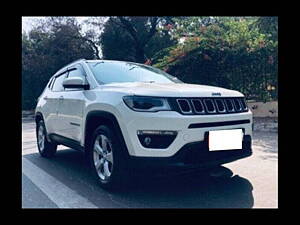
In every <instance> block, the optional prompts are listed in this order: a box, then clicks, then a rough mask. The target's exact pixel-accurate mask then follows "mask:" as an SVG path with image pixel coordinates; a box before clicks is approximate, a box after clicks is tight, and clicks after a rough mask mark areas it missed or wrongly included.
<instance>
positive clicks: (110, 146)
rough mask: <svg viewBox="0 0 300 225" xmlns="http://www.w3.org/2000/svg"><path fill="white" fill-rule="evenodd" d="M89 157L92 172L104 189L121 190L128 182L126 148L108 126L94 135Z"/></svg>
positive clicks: (101, 128) (97, 130)
mask: <svg viewBox="0 0 300 225" xmlns="http://www.w3.org/2000/svg"><path fill="white" fill-rule="evenodd" d="M89 146H90V147H89V150H88V157H89V162H90V166H91V169H92V172H93V174H94V176H95V177H96V179H97V180H98V181H99V184H100V186H102V187H103V188H108V189H112V188H120V187H121V186H122V184H124V181H127V177H128V173H126V163H125V160H126V157H124V154H123V152H122V151H124V148H123V147H124V146H122V144H121V143H120V141H119V140H118V138H117V137H116V136H115V134H114V133H113V130H112V129H111V128H110V127H109V126H106V125H101V126H99V127H98V128H97V129H96V130H95V131H94V133H93V137H92V140H91V144H90V145H89Z"/></svg>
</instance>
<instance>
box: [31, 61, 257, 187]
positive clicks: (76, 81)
mask: <svg viewBox="0 0 300 225" xmlns="http://www.w3.org/2000/svg"><path fill="white" fill-rule="evenodd" d="M35 121H36V125H37V126H36V132H37V143H38V150H39V152H40V154H41V155H42V156H43V157H51V156H53V155H54V154H55V152H56V149H57V145H58V144H62V145H65V146H68V147H71V148H73V149H78V150H82V151H84V152H85V153H86V156H87V157H88V159H89V162H90V165H91V168H92V170H93V173H94V175H95V176H96V177H97V179H98V180H99V181H100V185H101V186H102V187H114V186H118V184H120V181H122V180H123V178H125V179H126V178H127V175H128V173H130V172H132V171H133V172H134V171H135V170H141V169H143V168H146V169H147V170H151V169H152V168H153V169H160V168H162V167H164V168H166V167H167V168H177V169H178V168H182V169H184V168H211V167H216V166H220V165H221V164H224V163H228V162H231V161H234V160H237V159H240V158H244V157H247V156H250V155H251V154H252V150H251V136H252V113H251V111H250V110H249V109H248V107H247V104H246V102H245V99H244V96H243V94H241V93H240V92H237V91H233V90H228V89H224V88H218V87H212V86H205V85H194V84H186V83H183V82H181V81H180V80H178V79H177V78H175V77H173V76H171V75H169V74H167V73H165V72H163V71H161V70H159V69H156V68H154V67H151V66H147V65H143V64H137V63H132V62H121V61H108V60H85V59H81V60H77V61H75V62H73V63H71V64H69V65H67V66H65V67H64V68H62V69H60V70H59V71H58V72H57V73H55V74H54V75H53V77H52V78H51V79H50V81H49V83H48V84H47V86H46V88H45V90H44V91H43V93H42V94H41V96H40V97H39V100H38V104H37V107H36V114H35Z"/></svg>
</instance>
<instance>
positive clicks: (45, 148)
mask: <svg viewBox="0 0 300 225" xmlns="http://www.w3.org/2000/svg"><path fill="white" fill-rule="evenodd" d="M46 135H47V133H46V127H45V124H44V121H43V120H40V121H39V122H38V124H37V127H36V136H37V146H38V150H39V153H40V155H41V156H42V157H46V158H50V157H52V156H54V155H55V153H56V150H57V145H56V144H55V143H51V142H49V141H48V140H47V138H46Z"/></svg>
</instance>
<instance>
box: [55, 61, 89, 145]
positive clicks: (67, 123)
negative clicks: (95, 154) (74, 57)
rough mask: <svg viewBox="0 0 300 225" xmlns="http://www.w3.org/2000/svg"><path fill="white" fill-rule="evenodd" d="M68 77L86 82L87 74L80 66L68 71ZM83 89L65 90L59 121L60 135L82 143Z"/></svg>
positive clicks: (60, 106)
mask: <svg viewBox="0 0 300 225" xmlns="http://www.w3.org/2000/svg"><path fill="white" fill-rule="evenodd" d="M68 70H69V73H68V75H67V77H82V78H83V79H84V80H86V74H85V71H84V69H83V68H82V66H81V65H80V64H77V65H75V66H74V67H71V68H69V69H68ZM85 91H86V90H83V89H82V88H65V89H64V93H63V95H62V98H61V101H60V105H59V111H58V120H59V123H60V127H61V128H60V130H59V134H60V135H62V136H64V137H67V138H70V139H72V140H75V141H78V142H80V141H81V137H82V120H83V118H82V117H83V108H84V104H85V101H84V92H85Z"/></svg>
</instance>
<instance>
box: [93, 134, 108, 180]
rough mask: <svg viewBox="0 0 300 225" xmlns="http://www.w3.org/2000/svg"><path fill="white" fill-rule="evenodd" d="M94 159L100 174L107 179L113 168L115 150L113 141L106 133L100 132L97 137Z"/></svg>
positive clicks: (101, 177) (102, 178)
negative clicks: (113, 150)
mask: <svg viewBox="0 0 300 225" xmlns="http://www.w3.org/2000/svg"><path fill="white" fill-rule="evenodd" d="M93 160H94V166H95V168H96V171H97V174H98V176H99V177H100V179H101V180H103V181H107V180H108V179H109V178H110V176H111V174H112V170H113V152H112V145H111V142H110V140H109V138H108V137H107V136H105V135H104V134H99V135H98V136H97V137H96V139H95V143H94V148H93Z"/></svg>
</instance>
